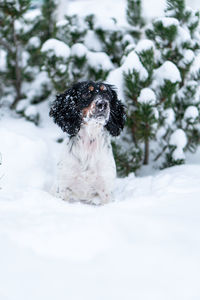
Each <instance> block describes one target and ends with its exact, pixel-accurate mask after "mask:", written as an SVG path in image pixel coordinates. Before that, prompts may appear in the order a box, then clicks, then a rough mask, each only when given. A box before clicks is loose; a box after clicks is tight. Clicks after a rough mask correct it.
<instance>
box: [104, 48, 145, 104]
mask: <svg viewBox="0 0 200 300" xmlns="http://www.w3.org/2000/svg"><path fill="white" fill-rule="evenodd" d="M133 70H135V71H136V72H138V73H139V77H140V80H142V81H145V80H146V79H147V77H148V72H147V70H146V69H145V68H144V67H143V65H142V63H141V62H140V59H139V57H138V55H137V53H136V52H135V51H134V50H133V51H131V52H130V53H129V54H128V55H127V56H126V57H124V61H123V64H122V65H121V67H119V68H116V69H114V70H113V71H111V72H110V73H109V75H108V77H107V79H106V81H107V82H108V83H110V84H114V85H115V86H116V87H117V88H118V95H119V98H120V99H121V100H122V101H123V98H124V95H123V84H124V79H123V74H124V73H128V72H129V71H130V72H132V71H133Z"/></svg>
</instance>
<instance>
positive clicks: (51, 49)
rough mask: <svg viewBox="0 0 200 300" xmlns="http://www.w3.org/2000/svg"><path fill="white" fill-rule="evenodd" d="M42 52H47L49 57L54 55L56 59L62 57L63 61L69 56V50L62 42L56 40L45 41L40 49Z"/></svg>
mask: <svg viewBox="0 0 200 300" xmlns="http://www.w3.org/2000/svg"><path fill="white" fill-rule="evenodd" d="M41 51H42V52H48V53H49V55H52V54H54V55H56V56H58V57H63V58H64V59H68V58H69V56H70V48H69V46H68V45H66V44H65V43H64V42H61V41H59V40H57V39H49V40H47V41H46V42H45V43H44V44H43V45H42V48H41Z"/></svg>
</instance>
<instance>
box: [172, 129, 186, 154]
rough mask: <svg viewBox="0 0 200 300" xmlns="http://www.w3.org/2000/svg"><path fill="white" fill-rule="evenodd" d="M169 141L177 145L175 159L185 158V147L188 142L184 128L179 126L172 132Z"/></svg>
mask: <svg viewBox="0 0 200 300" xmlns="http://www.w3.org/2000/svg"><path fill="white" fill-rule="evenodd" d="M169 143H170V145H174V146H176V149H175V150H174V152H173V153H172V157H173V158H174V160H178V159H185V153H184V152H183V149H184V147H185V146H186V144H187V137H186V134H185V132H184V131H183V130H182V129H180V128H179V129H177V130H175V131H174V132H173V133H172V135H171V137H170V141H169Z"/></svg>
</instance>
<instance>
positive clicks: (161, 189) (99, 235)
mask: <svg viewBox="0 0 200 300" xmlns="http://www.w3.org/2000/svg"><path fill="white" fill-rule="evenodd" d="M46 111H47V110H46ZM59 135H60V131H59V130H58V129H57V127H56V126H54V125H53V124H52V122H51V120H47V121H45V122H44V124H43V125H42V127H41V128H38V127H35V126H34V125H33V124H32V123H29V122H26V121H23V120H21V119H14V118H12V119H11V118H10V117H6V115H5V116H4V117H1V120H0V141H1V144H0V145H1V146H0V147H1V153H2V165H1V166H0V176H1V180H0V186H1V190H0V299H1V300H36V299H37V300H44V299H48V300H55V299H59V300H66V299H70V300H102V299H104V300H118V299H119V300H122V299H125V300H129V299H130V300H133V299H137V300H140V299H142V300H147V299H148V300H151V299H152V300H156V299H158V300H165V299H166V300H184V299H185V300H186V299H187V300H199V299H200V285H199V278H200V235H199V229H200V201H199V200H200V198H199V195H200V153H197V154H196V155H195V157H194V156H193V157H192V159H191V157H188V164H187V165H184V166H178V167H173V168H170V169H165V170H163V171H157V172H155V173H154V174H153V175H151V176H143V177H137V178H136V177H135V176H134V175H133V174H132V175H130V176H129V177H128V178H124V179H117V183H116V189H115V202H113V203H110V204H108V205H105V206H102V207H94V206H89V205H85V204H68V203H66V202H63V201H61V200H59V199H56V198H54V197H52V196H51V195H50V194H49V193H48V189H49V187H50V185H51V182H52V180H53V175H54V171H55V164H56V159H57V158H58V157H59V152H60V148H61V146H60V144H57V143H56V142H55V140H56V138H57V137H58V136H59ZM189 162H190V163H189Z"/></svg>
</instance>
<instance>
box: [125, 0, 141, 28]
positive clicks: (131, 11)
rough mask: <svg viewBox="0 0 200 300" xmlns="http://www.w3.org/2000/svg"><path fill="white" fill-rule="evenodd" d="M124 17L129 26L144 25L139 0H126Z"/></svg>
mask: <svg viewBox="0 0 200 300" xmlns="http://www.w3.org/2000/svg"><path fill="white" fill-rule="evenodd" d="M126 18H127V21H128V23H129V24H130V25H131V26H138V27H142V26H144V19H143V17H142V2H141V0H127V9H126Z"/></svg>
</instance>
